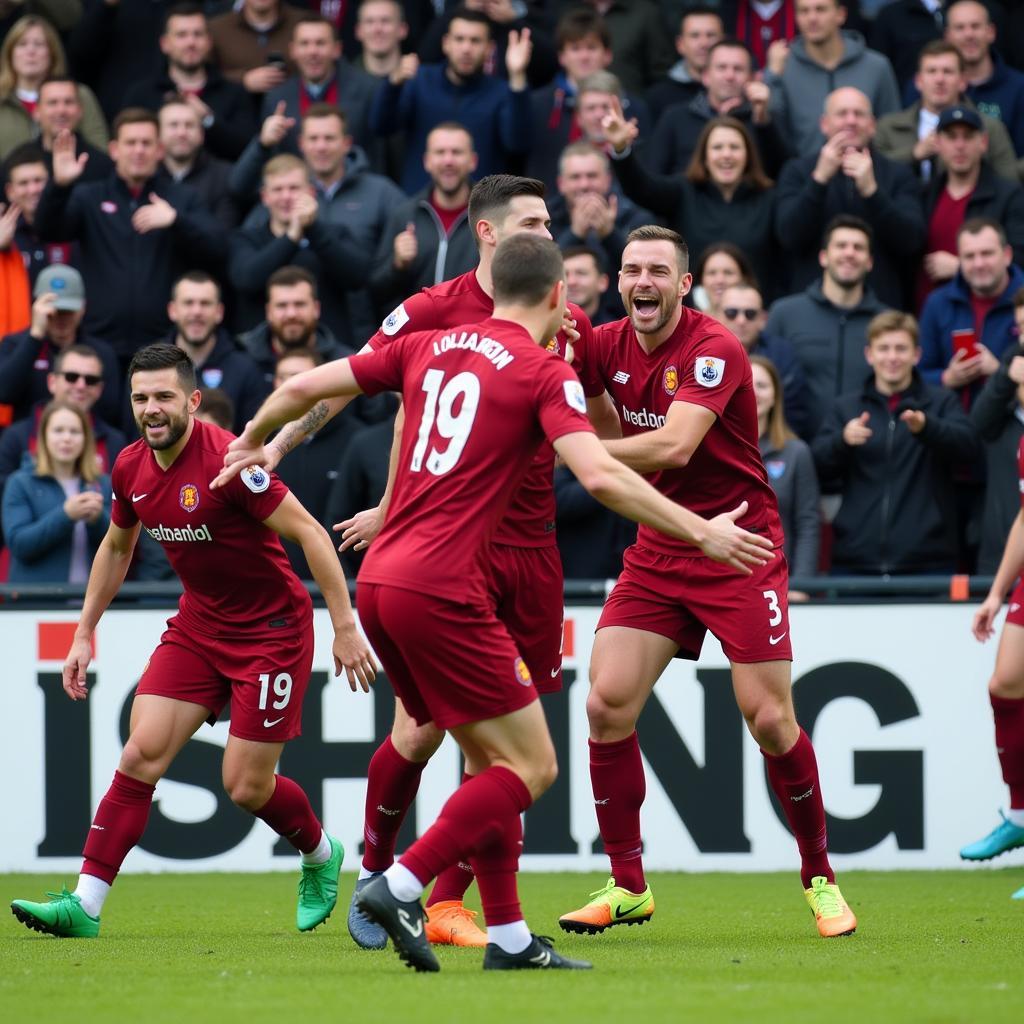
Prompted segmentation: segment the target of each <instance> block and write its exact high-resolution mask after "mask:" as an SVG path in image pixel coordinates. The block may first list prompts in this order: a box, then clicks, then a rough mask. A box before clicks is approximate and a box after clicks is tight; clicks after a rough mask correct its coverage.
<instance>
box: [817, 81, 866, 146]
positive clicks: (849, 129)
mask: <svg viewBox="0 0 1024 1024" xmlns="http://www.w3.org/2000/svg"><path fill="white" fill-rule="evenodd" d="M819 127H820V128H821V132H822V134H823V135H824V136H825V137H826V138H828V139H831V138H833V137H834V136H836V135H841V136H842V139H843V144H844V146H847V147H852V148H854V149H863V148H864V147H865V146H867V145H868V143H869V142H871V140H872V139H873V138H874V137H875V117H874V114H872V113H871V101H870V100H869V99H868V98H867V96H865V95H864V93H862V92H861V91H860V90H859V89H852V88H848V87H847V88H843V89H836V90H835V92H832V93H830V94H829V96H828V99H827V100H825V110H824V112H823V113H822V115H821V120H820V122H819Z"/></svg>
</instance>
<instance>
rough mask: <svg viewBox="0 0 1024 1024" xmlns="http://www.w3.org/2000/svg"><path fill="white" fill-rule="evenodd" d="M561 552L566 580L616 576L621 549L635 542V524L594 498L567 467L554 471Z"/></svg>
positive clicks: (602, 578) (600, 578) (620, 569)
mask: <svg viewBox="0 0 1024 1024" xmlns="http://www.w3.org/2000/svg"><path fill="white" fill-rule="evenodd" d="M555 512H556V520H555V521H556V522H557V523H558V554H559V555H560V556H561V559H562V572H563V574H564V575H565V578H566V579H567V580H572V579H575V580H607V579H614V578H615V577H616V576H618V575H619V573H620V572H622V552H623V551H625V550H626V548H628V547H629V545H630V544H632V543H634V542H635V541H636V523H634V522H632V521H631V520H629V519H624V518H623V517H622V516H620V515H617V514H616V513H614V512H613V511H612V510H611V509H610V508H606V507H605V506H604V505H602V504H601V503H600V502H599V501H598V500H597V499H596V498H594V497H593V496H592V495H591V494H590V493H589V492H588V491H587V490H586V488H585V487H584V486H583V485H582V484H581V483H580V482H579V480H577V479H576V477H575V476H573V474H572V471H571V470H570V469H568V468H567V467H565V466H560V467H559V468H558V469H556V470H555Z"/></svg>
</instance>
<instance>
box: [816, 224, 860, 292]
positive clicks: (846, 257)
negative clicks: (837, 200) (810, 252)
mask: <svg viewBox="0 0 1024 1024" xmlns="http://www.w3.org/2000/svg"><path fill="white" fill-rule="evenodd" d="M819 262H820V263H821V266H822V268H823V269H824V271H825V273H826V274H827V275H828V276H829V277H830V278H831V279H832V280H833V281H834V282H835V283H836V284H837V285H839V286H840V287H841V288H853V287H855V286H857V285H859V284H861V283H862V282H863V281H864V279H865V278H866V277H867V276H868V274H869V273H870V272H871V267H872V265H873V264H872V261H871V243H870V242H869V241H868V236H867V235H865V234H864V232H863V231H858V230H857V228H836V229H835V231H833V232H832V234H831V235H830V236H829V239H828V244H827V245H826V247H825V248H824V250H822V252H821V253H820V255H819Z"/></svg>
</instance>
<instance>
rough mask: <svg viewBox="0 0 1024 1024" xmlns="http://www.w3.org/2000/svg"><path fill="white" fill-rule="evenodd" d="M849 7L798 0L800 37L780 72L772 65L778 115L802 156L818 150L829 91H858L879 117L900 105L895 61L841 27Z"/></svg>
mask: <svg viewBox="0 0 1024 1024" xmlns="http://www.w3.org/2000/svg"><path fill="white" fill-rule="evenodd" d="M845 21H846V8H845V7H844V6H843V5H842V4H841V3H839V0H796V23H797V27H798V28H799V29H800V36H799V38H797V39H795V40H794V41H793V44H792V45H791V46H790V48H789V55H788V57H787V58H786V64H785V68H784V69H783V71H782V73H781V74H777V73H775V72H773V71H771V70H770V69H769V70H768V71H766V73H765V81H766V82H767V83H768V85H769V86H770V87H771V90H772V108H773V112H774V116H775V117H776V118H777V119H778V121H779V123H780V125H781V126H782V130H783V133H784V135H785V137H786V138H788V139H789V141H790V145H791V146H792V147H793V148H794V149H795V151H796V152H797V153H798V154H799V155H801V156H809V155H811V154H812V153H815V152H817V150H818V149H819V148H820V147H821V144H822V142H823V141H824V138H823V137H822V134H821V130H820V128H819V127H818V119H819V118H820V117H821V111H822V109H823V108H824V106H825V98H826V97H827V96H828V95H829V93H831V92H833V91H834V90H836V89H838V88H841V87H842V86H846V85H849V86H853V87H854V88H855V89H859V90H860V91H861V92H862V93H864V95H865V96H867V97H868V99H869V100H870V101H871V109H872V112H873V113H874V115H875V117H881V116H882V115H883V114H891V113H892V112H893V111H895V110H899V109H900V94H899V87H898V86H897V84H896V75H895V74H894V73H893V70H892V65H891V64H890V63H889V61H888V59H887V58H885V57H883V56H882V54H880V53H877V52H875V51H874V50H869V49H868V48H867V46H866V45H865V43H864V39H863V37H862V36H861V35H860V34H859V33H857V32H848V31H843V24H844V23H845Z"/></svg>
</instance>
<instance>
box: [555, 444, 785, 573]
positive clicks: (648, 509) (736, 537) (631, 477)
mask: <svg viewBox="0 0 1024 1024" xmlns="http://www.w3.org/2000/svg"><path fill="white" fill-rule="evenodd" d="M554 446H555V451H556V452H558V454H559V455H560V456H561V458H562V459H563V460H564V461H565V464H566V465H567V466H568V467H569V468H570V469H571V470H572V471H573V473H574V474H575V476H576V479H577V480H579V482H580V483H581V484H583V486H584V487H585V488H586V489H587V490H588V491H589V492H590V493H591V494H592V495H593V496H594V497H595V498H596V499H597V500H598V501H600V502H601V503H602V504H603V505H607V506H608V508H610V509H612V511H614V512H618V513H619V514H620V515H624V516H627V517H628V518H629V519H633V520H636V522H638V523H646V524H647V525H648V526H651V527H653V528H654V529H655V530H660V531H661V532H662V533H667V534H669V535H670V536H672V537H678V538H679V539H680V540H685V541H689V542H690V543H691V544H696V545H697V546H698V547H699V548H700V549H701V550H702V551H703V552H704V554H706V555H707V556H708V557H709V558H713V559H714V560H715V561H716V562H723V563H725V564H726V565H731V566H732V567H733V568H734V569H737V570H738V571H739V572H741V573H744V574H745V575H748V576H749V575H750V573H751V571H752V570H751V566H756V565H764V564H765V563H766V562H767V561H768V560H769V559H770V558H774V557H775V556H774V552H773V550H772V545H771V541H770V540H768V538H767V537H760V536H758V535H757V534H755V533H749V532H748V531H747V530H744V529H741V528H740V527H739V526H737V525H736V520H737V519H739V518H740V516H742V515H743V514H744V513H745V512H746V510H747V503H746V502H745V501H744V502H741V503H740V505H739V506H738V507H737V508H735V509H733V510H732V511H731V512H727V513H725V514H724V515H720V516H715V518H714V519H710V520H709V519H704V518H702V517H701V516H699V515H697V514H696V513H694V512H691V511H690V510H689V509H687V508H683V506H682V505H677V504H676V503H675V502H674V501H671V500H669V499H668V498H666V497H665V496H664V495H663V494H659V493H658V491H656V490H655V489H654V488H653V487H652V486H651V485H650V484H649V483H647V481H646V480H644V479H643V477H641V476H639V475H638V474H637V473H635V472H634V471H633V470H631V469H629V468H628V467H627V466H624V465H623V464H622V463H621V462H618V461H617V460H616V459H614V458H613V457H612V456H611V455H610V454H609V453H608V452H607V451H606V450H605V448H604V446H603V445H602V443H601V442H600V441H599V440H598V439H597V438H596V437H595V436H594V435H593V434H589V433H586V432H583V431H581V432H579V433H574V434H565V435H564V436H562V437H560V438H559V439H558V440H557V441H555V442H554Z"/></svg>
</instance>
